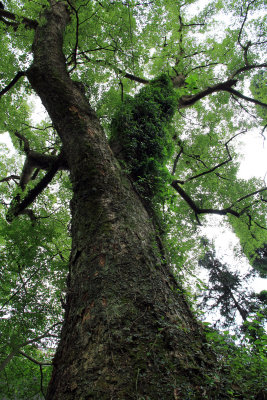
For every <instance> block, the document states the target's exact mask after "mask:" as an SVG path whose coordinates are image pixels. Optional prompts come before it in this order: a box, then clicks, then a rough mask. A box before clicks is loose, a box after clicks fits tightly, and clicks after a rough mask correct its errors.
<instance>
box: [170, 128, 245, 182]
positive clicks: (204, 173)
mask: <svg viewBox="0 0 267 400" xmlns="http://www.w3.org/2000/svg"><path fill="white" fill-rule="evenodd" d="M245 132H247V129H245V130H243V131H241V132H238V133H237V134H236V135H234V136H232V137H231V138H230V139H229V140H228V141H227V142H226V143H224V146H225V148H226V151H227V154H228V158H227V160H225V161H222V162H221V163H219V164H217V165H215V166H214V167H212V168H210V169H208V170H207V171H204V172H200V173H199V174H197V175H194V176H191V177H190V178H187V179H185V180H177V182H178V183H180V184H182V185H183V184H184V183H186V182H190V181H192V180H194V179H196V178H199V177H200V176H203V175H207V174H210V173H211V172H213V171H215V170H216V169H218V168H220V167H222V166H223V165H225V164H228V163H229V162H230V161H232V156H231V153H230V150H229V147H228V144H229V143H230V142H231V140H233V139H234V138H236V137H237V136H239V135H241V134H242V133H245ZM179 154H180V153H179ZM177 161H178V160H177ZM173 175H174V174H173Z"/></svg>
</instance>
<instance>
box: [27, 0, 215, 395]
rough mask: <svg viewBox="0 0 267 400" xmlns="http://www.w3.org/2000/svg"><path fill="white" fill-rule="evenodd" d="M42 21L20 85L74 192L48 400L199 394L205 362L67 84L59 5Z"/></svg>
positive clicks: (124, 190) (138, 218)
mask: <svg viewBox="0 0 267 400" xmlns="http://www.w3.org/2000/svg"><path fill="white" fill-rule="evenodd" d="M45 18H46V21H47V22H46V23H45V24H43V25H41V26H39V27H38V28H37V30H36V35H35V40H34V44H33V51H34V61H33V64H32V66H31V68H30V69H29V71H28V78H29V81H30V83H31V84H32V87H33V88H34V89H35V91H36V92H37V94H38V95H39V96H40V97H41V99H42V102H43V104H44V105H45V107H46V109H47V111H48V113H49V115H50V117H51V119H52V121H53V124H54V126H55V128H56V130H57V132H58V134H59V136H60V138H61V140H62V144H63V151H64V154H65V157H66V159H67V162H68V165H69V169H70V177H71V182H72V186H73V199H72V201H71V212H72V239H73V241H72V251H71V257H70V264H69V269H70V270H69V277H68V293H67V305H66V315H65V322H64V326H63V329H62V334H61V340H60V344H59V347H58V350H57V352H56V356H55V359H54V369H53V374H52V378H51V382H50V386H49V389H48V394H47V399H49V400H50V399H54V400H63V399H64V400H68V399H77V400H78V399H79V400H85V399H94V400H104V399H121V400H125V399H140V400H141V399H151V400H152V399H153V400H156V399H178V398H179V399H180V398H186V397H183V396H184V395H185V393H187V394H188V393H191V392H190V391H191V390H195V391H196V392H197V390H198V389H197V387H198V388H199V387H200V386H201V385H202V386H203V374H204V373H205V370H207V368H208V366H210V365H213V362H214V359H213V356H212V355H210V356H209V355H208V353H207V352H206V351H205V341H204V340H203V337H202V334H201V331H200V328H199V325H198V324H197V322H196V321H195V319H194V317H193V315H192V313H191V311H190V309H189V307H188V305H187V303H186V301H185V299H184V297H183V294H182V290H181V289H180V288H179V287H178V286H177V284H176V282H175V281H174V279H173V277H172V275H171V274H170V272H169V270H168V267H167V266H166V265H165V264H164V263H162V261H161V257H160V251H159V248H158V246H157V242H156V239H155V237H156V235H155V231H154V228H153V224H152V222H151V220H150V218H149V216H148V214H147V212H146V210H145V208H144V206H143V204H142V202H141V201H140V199H139V197H138V195H137V194H136V192H135V191H134V190H133V188H132V185H131V182H130V181H129V180H128V179H127V177H125V176H124V174H123V173H122V172H121V170H120V167H119V166H118V163H117V161H116V159H115V158H114V156H113V153H112V152H111V150H110V148H109V145H108V143H107V140H106V137H105V134H104V133H103V131H102V129H101V127H100V125H99V122H98V120H97V118H96V115H95V113H94V112H93V110H92V109H91V107H90V105H89V104H88V102H87V100H86V98H85V96H84V95H83V93H82V92H81V91H80V90H79V89H78V87H77V85H75V83H73V82H72V81H71V79H70V77H69V76H68V73H67V71H66V67H65V59H64V55H63V52H62V41H63V34H64V29H65V26H66V24H67V23H68V20H69V16H68V12H67V9H66V6H65V4H64V3H56V5H54V6H53V7H52V9H50V10H49V11H46V13H45ZM199 383H201V385H199ZM194 398H202V395H201V394H199V395H196V396H195V397H194V396H193V395H192V396H191V397H190V399H194ZM210 398H212V397H210Z"/></svg>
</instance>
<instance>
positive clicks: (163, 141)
mask: <svg viewBox="0 0 267 400" xmlns="http://www.w3.org/2000/svg"><path fill="white" fill-rule="evenodd" d="M176 108H177V94H176V93H175V90H174V88H173V84H172V81H171V79H170V78H169V77H168V75H161V76H160V77H159V78H157V79H155V80H153V81H152V82H151V83H150V84H149V85H147V86H145V87H143V88H142V89H141V90H140V92H139V93H138V94H136V95H135V96H134V97H130V96H128V97H127V98H126V99H125V101H124V102H123V103H122V105H121V107H120V109H119V110H118V111H117V112H116V114H115V116H114V117H113V120H112V123H111V138H110V143H111V146H112V148H115V149H116V150H115V153H116V155H117V157H118V159H119V161H120V162H121V164H122V165H123V167H125V168H126V170H127V172H128V174H129V176H130V177H131V179H132V180H133V181H134V183H135V186H136V188H137V190H138V192H139V193H140V195H141V196H142V197H143V199H145V200H147V201H150V202H151V201H152V202H154V203H155V202H159V201H160V198H161V197H162V192H163V191H164V187H166V186H165V185H166V182H168V181H169V180H170V173H169V171H168V169H167V168H166V163H167V161H168V160H169V158H170V156H171V155H172V153H173V139H172V138H173V129H172V126H171V120H172V117H173V115H174V112H175V109H176Z"/></svg>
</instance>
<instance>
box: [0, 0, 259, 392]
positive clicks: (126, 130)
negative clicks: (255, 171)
mask: <svg viewBox="0 0 267 400" xmlns="http://www.w3.org/2000/svg"><path fill="white" fill-rule="evenodd" d="M3 6H4V7H2V8H1V9H0V24H1V40H2V43H1V48H2V51H3V54H4V57H1V70H2V71H3V74H2V75H1V84H2V89H1V91H0V96H1V123H0V124H1V126H0V129H1V131H2V132H9V133H10V136H11V138H12V142H13V144H14V147H15V149H16V150H17V152H18V153H20V154H21V155H22V154H24V155H25V159H24V163H23V167H22V170H21V172H17V171H18V170H19V166H17V164H18V161H19V159H18V158H16V159H15V160H14V159H13V160H10V161H7V160H4V161H3V176H2V178H1V182H2V185H1V186H3V196H2V213H3V214H4V213H6V215H7V221H8V222H5V221H2V222H1V232H2V238H3V239H2V243H1V247H2V248H5V250H4V253H3V254H4V256H3V257H4V261H3V263H7V268H3V279H2V281H4V280H5V282H8V284H7V286H6V288H5V286H3V304H4V309H3V312H4V314H3V315H4V319H3V328H2V332H8V329H7V326H8V324H9V323H12V324H14V326H16V329H17V332H18V333H16V334H15V336H14V340H13V337H12V335H11V336H10V335H9V334H7V333H6V339H5V342H3V349H4V351H3V354H4V356H3V364H2V365H3V367H6V366H7V365H11V364H10V363H11V362H12V361H13V362H14V363H15V360H16V358H18V357H21V356H23V357H26V358H27V359H28V360H29V361H30V358H32V359H35V361H37V363H36V365H38V366H39V367H40V368H42V365H43V363H45V362H46V359H45V358H46V354H45V352H44V351H42V349H43V348H44V347H47V346H49V344H48V343H49V342H48V337H49V335H52V337H53V338H54V336H56V335H57V331H56V328H57V327H58V325H57V324H58V322H59V319H58V317H57V316H58V314H59V309H58V304H59V298H60V295H61V300H62V304H63V306H64V309H65V317H64V323H63V328H62V331H61V335H60V343H59V347H58V350H57V353H56V356H55V358H54V362H53V364H54V367H53V373H52V379H51V382H50V385H49V389H48V392H47V399H52V398H53V399H55V398H57V399H75V398H77V399H78V398H79V399H81V398H84V399H85V398H89V397H90V398H92V399H107V398H117V399H125V398H129V399H130V398H132V399H136V398H138V399H141V398H146V399H149V398H153V399H162V398H165V399H173V398H179V397H183V398H186V396H187V397H189V398H190V399H194V398H195V399H197V398H199V399H200V398H201V399H203V398H205V397H206V398H210V399H211V398H229V396H230V395H231V394H230V393H228V394H227V392H226V391H225V390H224V389H225V388H224V384H223V381H222V382H220V384H218V385H217V386H216V390H215V391H214V386H212V384H211V382H214V371H215V357H214V356H213V355H212V354H211V353H210V352H209V347H208V346H207V345H206V342H205V338H204V336H203V332H202V329H201V327H200V325H199V324H198V323H197V322H196V320H195V318H194V316H193V314H192V311H191V310H190V308H189V306H188V304H187V301H186V299H185V296H184V294H183V289H182V288H181V286H180V285H179V284H177V282H176V281H175V279H174V277H173V274H172V271H171V269H170V264H174V265H176V264H177V267H178V269H182V264H183V262H184V260H185V258H186V253H187V250H188V251H189V250H191V249H192V241H193V239H194V237H193V236H194V235H193V230H194V229H196V227H197V224H201V223H203V221H204V218H203V216H204V215H206V214H216V215H220V216H222V217H227V218H228V220H229V223H230V224H231V225H232V227H233V229H234V231H235V232H236V233H237V235H238V236H239V238H240V241H241V244H242V247H243V249H244V252H245V253H246V255H247V256H248V257H249V258H251V260H253V258H254V257H255V250H256V249H259V248H262V247H263V246H264V244H265V243H266V226H265V208H264V207H265V204H266V187H265V185H264V184H263V182H261V181H260V180H257V179H251V180H249V181H244V180H241V179H238V178H237V177H236V174H237V169H238V168H237V163H236V161H235V158H236V154H235V150H234V148H233V143H234V142H235V141H236V140H237V137H238V136H240V135H243V134H245V133H248V132H249V130H250V129H252V128H253V127H256V126H262V128H261V130H260V132H261V133H262V134H264V126H265V125H264V124H265V122H264V121H265V120H264V118H265V114H264V112H265V110H266V103H265V101H264V95H263V93H262V91H261V89H259V87H260V86H261V83H259V82H262V79H264V75H263V74H261V71H262V70H263V68H264V67H266V63H265V61H264V60H263V55H262V54H263V51H262V49H263V46H264V44H265V42H264V38H263V35H264V30H265V26H264V20H263V19H262V18H261V17H260V16H259V12H260V11H261V7H262V5H261V3H260V2H259V1H256V0H252V1H250V2H242V1H240V2H239V3H236V2H235V3H233V2H231V1H229V2H224V3H223V4H221V2H212V3H211V4H208V5H207V6H206V7H204V6H200V8H199V10H198V11H199V12H198V13H196V12H195V11H194V10H196V6H197V3H196V2H194V1H187V2H186V3H181V4H180V3H179V4H177V2H176V1H171V0H165V1H160V0H159V1H158V0H156V1H153V2H147V3H142V4H141V3H139V2H136V1H127V2H110V1H101V2H99V1H83V0H76V1H74V0H73V1H70V0H68V1H55V0H49V1H45V0H44V1H40V2H33V1H25V2H24V3H23V4H21V3H20V2H19V1H16V0H13V1H11V2H9V4H8V6H7V5H6V4H3ZM226 13H227V15H228V25H226V26H225V25H224V29H223V30H220V36H218V32H216V34H215V29H214V26H215V24H216V25H218V24H220V19H221V18H222V17H223V16H224V15H226ZM249 77H250V78H252V83H251V86H250V88H251V89H250V90H251V93H250V92H249V89H248V87H249V84H248V79H249ZM141 86H142V88H141ZM33 92H35V93H36V94H37V95H38V96H39V97H40V98H41V100H42V103H43V105H44V106H45V108H46V111H47V113H48V115H49V117H48V119H47V121H44V122H42V123H39V124H38V125H34V124H33V123H32V121H31V120H30V108H29V106H28V105H27V103H26V100H27V95H29V94H32V93H33ZM129 96H131V97H130V98H129ZM89 101H90V103H91V105H90V104H89ZM92 107H94V109H95V110H96V112H95V111H94V110H93V108H92ZM263 110H264V111H263ZM99 121H101V123H102V127H101V125H100V123H99ZM103 128H104V129H103ZM107 139H108V140H109V142H108V140H107ZM111 149H112V151H111ZM12 161H13V164H11V163H12ZM65 170H68V171H69V176H68V175H67V173H66V172H64V171H65ZM48 185H49V186H48ZM70 193H71V194H70ZM70 196H71V197H72V199H71V206H70V210H71V218H72V220H71V221H72V222H71V229H69V227H68V212H66V203H67V201H68V199H69V197H70ZM174 215H175V217H174ZM17 217H19V218H17ZM8 223H11V225H9V224H8ZM69 233H70V234H71V236H72V244H71V254H70V262H69V274H68V279H67V285H66V287H64V283H63V281H64V272H65V271H66V255H67V254H68V251H69V238H68V235H69ZM174 255H175V257H173V256H174ZM7 288H11V293H8V290H7ZM62 291H63V295H62ZM59 293H61V294H59ZM44 295H45V299H44ZM64 295H66V296H64ZM64 297H66V298H64ZM48 301H49V302H48ZM33 304H37V305H38V313H37V317H36V319H35V320H33V316H34V313H33ZM48 304H49V306H48ZM50 305H52V306H51V309H49V312H47V309H48V308H49V307H50ZM24 322H27V323H26V324H25V327H26V328H25V329H24ZM3 336H4V335H3ZM42 339H46V340H44V341H43V342H42V344H41V345H39V348H38V350H39V351H38V354H36V349H35V350H34V346H33V344H34V343H38V342H40V341H41V340H42ZM55 339H56V338H55ZM54 344H55V342H52V344H51V346H52V347H53V346H54ZM42 346H44V347H42ZM24 347H25V349H24ZM22 348H23V350H22ZM37 356H38V357H40V358H39V359H36V358H34V357H37ZM38 363H39V364H38ZM14 365H15V364H14ZM13 376H14V375H13ZM207 376H208V377H209V379H205V377H207ZM4 380H7V381H8V377H7V376H5V375H4V378H3V381H4ZM41 388H42V389H41V390H42V391H43V392H44V389H43V379H41Z"/></svg>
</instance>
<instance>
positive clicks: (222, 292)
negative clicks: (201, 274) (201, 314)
mask: <svg viewBox="0 0 267 400" xmlns="http://www.w3.org/2000/svg"><path fill="white" fill-rule="evenodd" d="M203 244H204V248H205V249H206V252H205V254H204V256H203V257H202V258H201V259H200V260H199V265H200V266H201V267H202V268H204V269H205V270H206V272H208V283H207V284H206V286H205V288H204V289H202V292H200V294H199V298H200V300H199V301H198V303H199V305H200V307H202V308H203V309H205V308H206V309H207V310H209V311H215V312H217V313H218V311H219V313H220V315H219V316H218V317H217V321H216V322H215V326H217V325H219V326H221V327H231V328H235V329H236V328H238V325H240V323H241V324H242V325H241V328H242V326H243V327H244V323H247V320H248V319H250V318H252V317H253V316H254V317H255V316H256V313H261V314H262V317H264V315H263V314H266V311H265V309H266V291H264V290H263V291H262V292H260V293H255V292H253V291H252V290H251V288H250V285H251V278H252V277H251V275H252V273H253V272H254V271H238V270H235V271H232V270H231V269H230V267H229V266H228V265H227V264H225V263H222V262H221V261H220V260H219V259H218V258H217V257H216V253H215V250H214V249H213V248H212V245H211V243H209V241H206V240H205V239H203ZM237 314H238V316H239V319H240V322H239V324H238V322H237V321H238V318H237ZM262 320H263V321H262V325H263V332H264V318H262ZM245 325H246V324H245ZM237 332H239V329H237ZM239 334H240V332H239Z"/></svg>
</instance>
